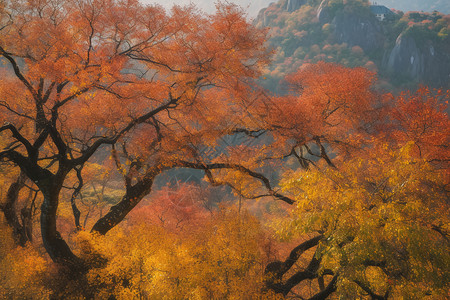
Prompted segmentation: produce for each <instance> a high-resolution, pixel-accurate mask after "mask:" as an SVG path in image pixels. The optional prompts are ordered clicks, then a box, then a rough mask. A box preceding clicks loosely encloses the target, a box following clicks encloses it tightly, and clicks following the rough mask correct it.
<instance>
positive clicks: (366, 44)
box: [332, 13, 384, 51]
mask: <svg viewBox="0 0 450 300" xmlns="http://www.w3.org/2000/svg"><path fill="white" fill-rule="evenodd" d="M332 24H333V25H334V27H335V37H336V39H337V41H338V42H339V43H347V44H348V46H349V47H352V46H360V47H361V48H362V49H363V50H364V51H370V50H374V49H379V48H382V47H383V45H384V36H383V28H382V27H381V25H380V23H379V21H378V20H377V19H376V18H375V17H374V16H373V17H372V16H371V17H370V18H368V17H362V16H359V15H357V14H353V13H343V14H338V15H336V17H334V19H333V21H332Z"/></svg>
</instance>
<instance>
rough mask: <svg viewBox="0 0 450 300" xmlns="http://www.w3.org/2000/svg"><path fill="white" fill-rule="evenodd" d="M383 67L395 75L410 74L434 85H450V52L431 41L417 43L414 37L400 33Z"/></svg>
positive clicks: (411, 76)
mask: <svg viewBox="0 0 450 300" xmlns="http://www.w3.org/2000/svg"><path fill="white" fill-rule="evenodd" d="M383 68H385V69H387V70H388V71H389V72H390V73H391V74H393V75H394V76H408V77H410V78H411V79H414V80H416V81H418V82H424V83H427V84H429V85H432V86H449V85H450V53H448V51H446V52H444V51H442V50H441V49H437V48H436V47H435V46H434V45H433V44H432V42H431V41H428V42H426V43H425V44H424V45H417V43H416V41H415V40H414V38H412V37H410V36H404V35H400V36H399V37H398V38H397V40H396V43H395V46H394V48H393V49H392V50H391V51H390V53H389V55H388V56H387V59H385V60H384V62H383Z"/></svg>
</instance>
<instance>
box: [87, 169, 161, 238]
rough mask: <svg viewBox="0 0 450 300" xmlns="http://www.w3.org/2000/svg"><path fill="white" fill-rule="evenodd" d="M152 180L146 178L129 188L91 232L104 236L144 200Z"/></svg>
mask: <svg viewBox="0 0 450 300" xmlns="http://www.w3.org/2000/svg"><path fill="white" fill-rule="evenodd" d="M153 179H154V176H153V177H152V178H147V179H146V180H142V181H139V182H138V183H136V184H135V185H133V186H130V187H129V188H128V189H127V191H126V193H125V195H124V196H123V198H122V200H121V201H120V202H119V203H117V204H116V205H114V206H112V207H111V208H110V210H109V212H108V213H107V214H106V215H104V216H103V217H101V218H100V219H99V220H98V221H97V222H96V223H95V224H94V226H93V227H92V230H91V232H97V233H99V234H102V235H104V234H106V233H107V232H108V231H110V230H111V229H112V228H114V226H116V225H117V224H119V223H120V222H121V221H122V220H123V219H124V218H125V217H126V215H127V214H128V213H129V212H130V211H131V210H132V209H133V208H134V207H135V206H136V205H137V204H138V203H139V202H140V201H141V200H142V198H144V197H145V196H147V195H148V194H149V193H150V191H151V188H152V185H153Z"/></svg>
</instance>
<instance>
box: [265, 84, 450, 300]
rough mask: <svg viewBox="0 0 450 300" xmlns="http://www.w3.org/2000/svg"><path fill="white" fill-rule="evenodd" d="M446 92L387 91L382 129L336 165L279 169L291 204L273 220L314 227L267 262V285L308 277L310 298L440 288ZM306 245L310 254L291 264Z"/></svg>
mask: <svg viewBox="0 0 450 300" xmlns="http://www.w3.org/2000/svg"><path fill="white" fill-rule="evenodd" d="M388 96H389V95H388ZM446 99H448V95H446V94H444V93H442V92H441V91H437V92H436V93H432V92H430V91H429V90H428V89H426V88H423V89H421V90H419V91H417V92H416V93H415V94H412V93H405V94H402V95H400V96H398V97H397V98H395V99H394V98H391V101H392V102H391V105H390V107H387V108H386V109H385V110H384V113H385V115H384V117H383V118H381V119H382V120H383V122H382V123H381V124H379V125H380V126H381V125H382V126H381V127H378V128H382V129H384V130H382V131H380V132H374V133H373V134H372V135H371V141H370V143H368V141H369V140H367V141H366V144H365V146H364V148H362V149H361V150H360V151H357V152H354V153H353V155H352V156H350V157H348V159H346V160H343V161H340V160H337V163H336V165H335V167H328V168H323V167H322V168H314V169H309V170H298V171H293V172H287V173H285V174H284V180H283V182H282V184H281V185H282V186H283V190H284V191H283V192H284V193H288V194H293V195H296V200H297V205H296V208H295V209H294V210H293V212H292V215H291V222H287V223H286V224H287V225H286V226H285V227H284V229H281V228H280V230H281V231H283V232H284V233H283V234H284V235H286V234H288V235H294V236H296V235H298V234H299V233H301V234H309V235H312V234H314V235H315V236H313V237H312V238H311V239H309V240H307V241H305V242H304V243H302V244H300V245H299V246H298V247H296V248H295V249H293V250H292V252H291V253H290V255H289V257H288V258H287V259H286V260H285V261H284V262H282V261H277V262H274V263H271V264H269V265H268V266H267V268H266V273H267V275H268V279H267V281H266V285H267V286H268V287H269V288H271V289H272V290H274V291H277V292H278V293H282V294H284V295H286V294H287V293H289V292H290V291H291V290H295V289H296V288H299V287H301V284H302V282H306V281H308V280H315V279H317V281H318V282H317V285H316V286H315V289H316V292H317V294H316V295H314V296H313V298H314V297H317V296H318V295H321V296H320V297H325V296H327V295H329V294H330V293H334V292H335V293H336V294H338V295H339V296H341V297H344V298H354V297H357V296H369V297H371V298H372V299H388V298H400V297H406V298H408V297H413V298H423V297H432V298H440V297H445V295H446V293H447V290H448V285H449V282H448V280H445V279H444V280H443V279H442V278H448V275H447V274H446V273H447V270H448V268H449V261H450V260H449V256H448V253H449V249H450V245H449V236H448V235H449V233H448V229H449V228H448V218H449V216H448V214H447V213H442V212H447V211H448V183H449V182H448V159H447V157H448V154H447V148H448V147H447V146H446V145H448V138H449V136H448V125H449V124H448V123H449V119H448V116H447V114H446V112H445V111H446V103H448V102H446ZM335 161H336V160H335ZM313 247H316V248H315V250H314V255H313V256H312V258H310V259H309V263H307V264H306V265H305V266H304V267H303V268H302V269H300V270H299V271H295V272H293V270H294V268H293V267H294V266H295V265H296V264H298V263H297V261H298V260H299V258H300V257H301V256H302V255H303V254H304V252H305V251H306V250H308V249H311V248H313ZM288 272H290V273H288ZM325 276H326V277H327V278H328V279H326V280H327V281H328V285H327V286H325V284H324V283H325V282H326V281H324V277H325ZM295 285H298V286H297V287H295ZM314 299H315V298H314Z"/></svg>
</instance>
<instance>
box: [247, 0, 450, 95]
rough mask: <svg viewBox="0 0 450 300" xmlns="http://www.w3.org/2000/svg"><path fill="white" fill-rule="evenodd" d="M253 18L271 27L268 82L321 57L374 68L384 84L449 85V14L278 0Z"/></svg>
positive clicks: (353, 1) (328, 1)
mask: <svg viewBox="0 0 450 300" xmlns="http://www.w3.org/2000/svg"><path fill="white" fill-rule="evenodd" d="M386 10H387V11H389V10H388V9H387V8H386ZM255 23H256V24H258V25H259V26H266V27H271V28H272V30H271V34H272V36H271V39H270V41H269V43H271V44H272V46H273V47H274V48H275V49H277V50H278V51H277V54H276V55H275V60H274V61H275V62H274V66H273V67H271V68H270V71H271V74H274V75H275V76H276V78H273V79H272V81H271V82H272V83H271V85H272V86H276V85H277V80H278V79H279V78H282V74H284V73H289V72H292V71H295V68H298V67H299V66H301V65H302V64H303V63H310V62H315V61H319V60H325V61H330V62H337V63H340V64H343V65H346V66H350V67H355V66H364V67H367V68H369V69H370V70H373V71H378V73H379V76H380V78H381V79H383V82H384V83H383V84H385V85H391V86H394V87H397V86H398V87H400V86H402V85H406V86H407V88H411V87H413V85H414V84H416V83H422V84H426V85H430V86H432V87H446V88H450V16H446V15H442V14H440V13H438V12H433V13H418V12H414V13H413V12H411V13H405V14H403V13H400V14H394V13H391V15H390V17H389V18H386V19H378V18H377V17H376V15H375V12H373V7H371V6H370V4H369V2H367V1H365V2H364V1H362V2H361V1H356V0H347V1H346V2H345V1H334V0H333V1H331V0H322V1H319V0H317V1H305V0H281V1H279V2H277V3H272V4H271V5H270V6H269V7H268V8H267V9H263V10H261V11H260V14H259V16H258V18H257V19H256V20H255ZM269 76H272V75H269Z"/></svg>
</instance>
